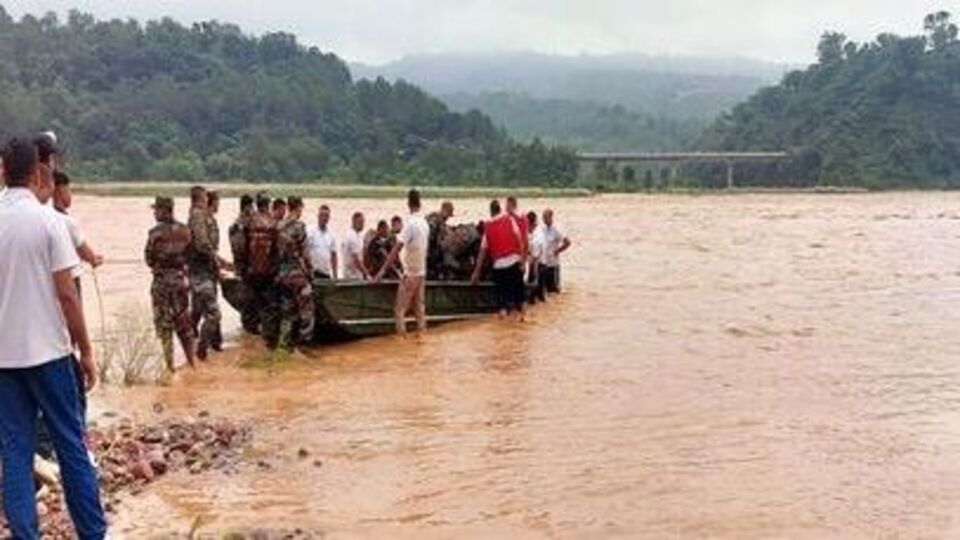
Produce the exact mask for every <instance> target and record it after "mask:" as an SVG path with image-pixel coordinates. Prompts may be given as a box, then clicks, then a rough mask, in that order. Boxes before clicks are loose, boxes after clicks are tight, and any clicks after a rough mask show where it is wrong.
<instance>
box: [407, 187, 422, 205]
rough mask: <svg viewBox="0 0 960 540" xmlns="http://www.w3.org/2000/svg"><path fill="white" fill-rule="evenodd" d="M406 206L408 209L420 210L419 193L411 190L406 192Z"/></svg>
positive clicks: (416, 190) (415, 189) (414, 189)
mask: <svg viewBox="0 0 960 540" xmlns="http://www.w3.org/2000/svg"><path fill="white" fill-rule="evenodd" d="M407 206H409V207H410V208H420V191H419V190H418V189H417V188H413V189H411V190H410V191H408V192H407Z"/></svg>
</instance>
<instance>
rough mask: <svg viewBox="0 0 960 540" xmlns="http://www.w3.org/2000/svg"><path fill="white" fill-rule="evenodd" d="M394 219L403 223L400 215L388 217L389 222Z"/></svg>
mask: <svg viewBox="0 0 960 540" xmlns="http://www.w3.org/2000/svg"><path fill="white" fill-rule="evenodd" d="M394 221H399V222H400V223H403V218H402V217H400V216H393V217H392V218H390V222H391V223H392V222H394Z"/></svg>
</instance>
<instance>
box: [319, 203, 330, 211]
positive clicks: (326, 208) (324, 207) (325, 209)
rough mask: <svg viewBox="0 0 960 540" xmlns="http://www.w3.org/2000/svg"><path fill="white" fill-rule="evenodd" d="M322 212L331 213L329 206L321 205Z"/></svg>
mask: <svg viewBox="0 0 960 540" xmlns="http://www.w3.org/2000/svg"><path fill="white" fill-rule="evenodd" d="M320 211H321V212H329V211H330V207H329V206H327V205H325V204H321V205H320Z"/></svg>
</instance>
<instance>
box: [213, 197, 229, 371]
mask: <svg viewBox="0 0 960 540" xmlns="http://www.w3.org/2000/svg"><path fill="white" fill-rule="evenodd" d="M219 212H220V193H218V192H216V191H212V190H211V191H207V233H208V234H209V235H210V243H211V244H212V245H213V249H214V255H215V257H216V266H215V268H214V269H213V270H214V275H215V276H216V280H215V281H214V282H213V285H214V298H218V297H219V289H220V270H221V269H225V270H232V269H233V265H232V264H230V262H228V261H226V260H224V259H222V258H221V257H220V254H219V251H220V223H219V222H218V221H217V213H219ZM217 311H218V312H219V311H220V306H219V303H218V304H217ZM210 347H211V348H213V350H215V351H217V352H222V351H223V329H222V328H221V327H220V319H219V318H218V319H217V322H216V328H214V331H213V337H212V339H211V341H210Z"/></svg>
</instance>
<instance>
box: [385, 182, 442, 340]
mask: <svg viewBox="0 0 960 540" xmlns="http://www.w3.org/2000/svg"><path fill="white" fill-rule="evenodd" d="M407 208H408V209H409V210H410V215H409V216H407V222H406V223H405V224H404V226H403V230H402V231H401V232H400V235H399V236H398V237H397V243H396V244H395V245H394V246H393V249H392V250H390V254H389V255H387V261H386V263H384V265H383V268H381V269H380V271H379V272H378V273H377V276H376V278H375V281H381V280H383V275H384V273H385V272H386V270H387V269H388V268H390V267H391V266H393V263H394V262H395V261H396V260H397V257H399V255H400V251H401V250H403V277H402V278H400V285H399V286H398V287H397V301H396V304H395V306H394V316H395V317H396V325H397V334H399V335H400V336H404V337H405V336H406V335H407V322H406V317H407V313H409V312H410V311H411V310H412V311H413V312H414V315H415V316H416V319H417V334H418V335H422V334H423V332H425V331H426V330H427V306H426V303H425V302H426V279H427V248H428V245H427V243H428V242H429V239H430V226H429V225H427V220H425V219H423V216H421V215H420V192H419V191H417V190H416V189H411V190H410V192H409V193H407Z"/></svg>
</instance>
